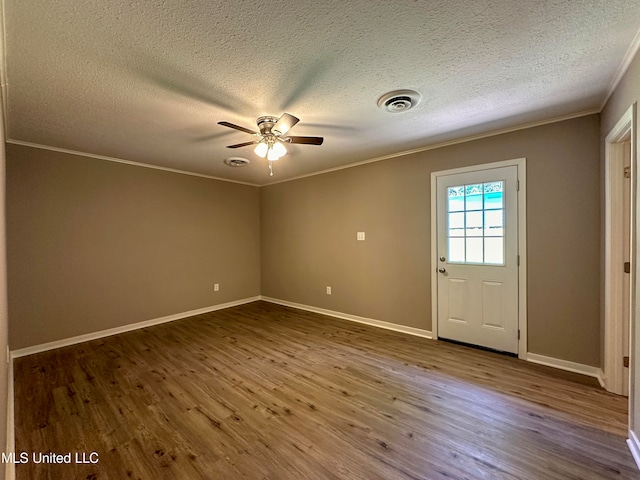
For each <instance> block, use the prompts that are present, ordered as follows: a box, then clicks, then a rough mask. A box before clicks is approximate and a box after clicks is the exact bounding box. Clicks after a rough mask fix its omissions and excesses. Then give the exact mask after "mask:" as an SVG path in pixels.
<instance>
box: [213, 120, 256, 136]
mask: <svg viewBox="0 0 640 480" xmlns="http://www.w3.org/2000/svg"><path fill="white" fill-rule="evenodd" d="M218 125H222V126H224V127H229V128H235V129H236V130H240V131H241V132H244V133H250V134H251V135H257V134H258V132H254V131H253V130H249V129H248V128H244V127H241V126H240V125H235V124H233V123H229V122H218Z"/></svg>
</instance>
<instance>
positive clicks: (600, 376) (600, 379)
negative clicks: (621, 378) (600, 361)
mask: <svg viewBox="0 0 640 480" xmlns="http://www.w3.org/2000/svg"><path fill="white" fill-rule="evenodd" d="M596 378H597V379H598V383H599V384H600V386H601V387H602V388H604V389H605V390H606V389H607V388H606V387H605V385H606V383H605V381H604V371H603V370H602V369H601V368H599V369H598V376H597V377H596Z"/></svg>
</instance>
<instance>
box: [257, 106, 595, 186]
mask: <svg viewBox="0 0 640 480" xmlns="http://www.w3.org/2000/svg"><path fill="white" fill-rule="evenodd" d="M596 113H600V109H591V110H584V111H581V112H577V113H571V114H568V115H562V116H560V117H553V118H549V119H547V120H540V121H537V122H530V123H525V124H523V125H518V126H515V127H509V128H503V129H501V130H492V131H491V132H487V133H481V134H478V135H471V136H469V137H462V138H458V139H454V140H448V141H446V142H440V143H434V144H432V145H427V146H426V147H420V148H414V149H412V150H405V151H402V152H398V153H392V154H389V155H383V156H382V157H375V158H371V159H369V160H362V161H360V162H355V163H350V164H348V165H341V166H339V167H334V168H327V169H326V170H320V171H318V172H312V173H306V174H304V175H298V176H296V177H291V178H284V179H282V180H276V181H274V182H269V183H263V184H261V185H260V186H261V187H266V186H269V185H275V184H277V183H284V182H291V181H293V180H299V179H301V178H307V177H314V176H316V175H323V174H325V173H331V172H336V171H338V170H344V169H346V168H352V167H358V166H360V165H366V164H367V163H375V162H380V161H382V160H390V159H392V158H397V157H404V156H405V155H412V154H414V153H421V152H426V151H428V150H435V149H437V148H443V147H448V146H451V145H457V144H459V143H466V142H472V141H474V140H480V139H482V138H487V137H495V136H496V135H502V134H503V133H510V132H517V131H518V130H526V129H527V128H534V127H540V126H542V125H548V124H550V123H558V122H564V121H565V120H571V119H574V118H580V117H586V116H587V115H594V114H596Z"/></svg>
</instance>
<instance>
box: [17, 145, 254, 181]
mask: <svg viewBox="0 0 640 480" xmlns="http://www.w3.org/2000/svg"><path fill="white" fill-rule="evenodd" d="M7 143H11V144H13V145H22V146H23V147H32V148H39V149H41V150H50V151H52V152H60V153H68V154H70V155H78V156H80V157H88V158H95V159H96V160H106V161H108V162H116V163H124V164H126V165H133V166H136V167H144V168H152V169H154V170H162V171H165V172H171V173H179V174H181V175H191V176H192V177H201V178H208V179H210V180H219V181H221V182H230V183H239V184H241V185H249V186H251V187H259V186H260V185H258V184H256V183H249V182H241V181H239V180H230V179H228V178H222V177H214V176H212V175H205V174H203V173H195V172H189V171H187V170H178V169H176V168H169V167H160V166H158V165H151V164H149V163H142V162H134V161H132V160H124V159H122V158H116V157H107V156H104V155H95V154H93V153H86V152H78V151H76V150H68V149H66V148H58V147H50V146H49V145H41V144H39V143H31V142H23V141H21V140H12V139H8V140H7Z"/></svg>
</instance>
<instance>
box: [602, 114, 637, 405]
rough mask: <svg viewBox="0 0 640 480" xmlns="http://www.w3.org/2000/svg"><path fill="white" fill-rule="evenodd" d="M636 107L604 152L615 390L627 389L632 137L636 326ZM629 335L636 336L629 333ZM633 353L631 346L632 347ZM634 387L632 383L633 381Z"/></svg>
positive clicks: (608, 375)
mask: <svg viewBox="0 0 640 480" xmlns="http://www.w3.org/2000/svg"><path fill="white" fill-rule="evenodd" d="M633 125H634V107H633V106H631V107H629V109H628V110H627V111H626V112H625V113H624V115H622V117H621V118H620V120H618V123H616V125H615V127H613V128H612V129H611V131H610V132H609V134H608V135H607V137H606V139H605V147H604V148H605V153H604V188H605V213H604V366H603V370H604V372H603V373H604V374H603V380H604V387H605V388H606V389H607V390H608V391H610V392H613V393H617V394H618V395H622V393H623V381H624V378H623V374H624V367H623V365H622V356H623V344H622V342H623V335H624V332H623V324H624V323H623V322H624V318H623V304H622V299H623V298H624V291H623V262H624V258H623V248H622V245H623V243H622V242H623V237H622V235H623V222H624V218H623V215H622V212H623V194H622V193H623V182H624V178H623V174H622V172H623V166H624V163H623V162H624V146H623V144H622V142H623V140H624V139H625V138H626V137H628V136H629V135H630V138H631V211H630V215H631V229H630V231H631V243H630V245H631V258H630V261H631V265H632V267H633V268H632V271H631V282H630V284H631V286H630V295H629V298H630V301H631V308H630V309H629V312H630V315H631V320H630V322H629V325H630V326H631V328H633V327H632V326H633V323H634V321H633V318H634V308H633V305H634V300H633V297H634V295H633V292H634V291H635V280H636V279H635V259H634V248H633V245H635V238H636V234H635V202H636V167H637V166H636V164H635V161H634V154H633V152H634V148H635V146H634V145H635V133H634V128H633ZM629 338H632V336H631V335H629ZM630 353H631V349H630ZM629 386H630V387H631V384H630V385H629Z"/></svg>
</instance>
